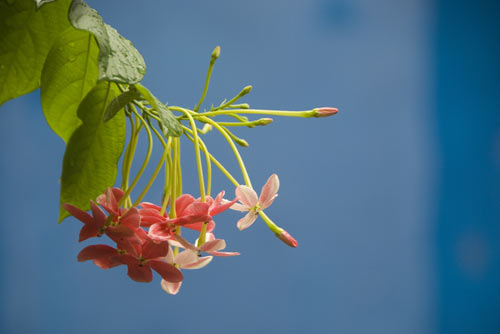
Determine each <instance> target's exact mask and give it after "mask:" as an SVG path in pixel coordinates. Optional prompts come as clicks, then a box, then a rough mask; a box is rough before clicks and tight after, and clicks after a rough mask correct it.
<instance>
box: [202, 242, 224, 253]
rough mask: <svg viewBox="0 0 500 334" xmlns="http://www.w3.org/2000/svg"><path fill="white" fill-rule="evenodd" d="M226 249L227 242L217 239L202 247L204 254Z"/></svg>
mask: <svg viewBox="0 0 500 334" xmlns="http://www.w3.org/2000/svg"><path fill="white" fill-rule="evenodd" d="M224 248H226V241H224V239H215V240H212V241H207V242H205V243H204V244H203V245H201V247H200V250H201V251H202V252H213V251H218V250H221V249H224Z"/></svg>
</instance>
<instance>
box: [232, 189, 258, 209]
mask: <svg viewBox="0 0 500 334" xmlns="http://www.w3.org/2000/svg"><path fill="white" fill-rule="evenodd" d="M235 192H236V197H237V198H238V199H239V200H240V202H241V203H243V205H245V206H246V207H247V208H252V207H254V206H255V205H257V200H258V199H257V193H256V192H255V190H253V189H252V188H250V187H247V186H238V187H236V191H235Z"/></svg>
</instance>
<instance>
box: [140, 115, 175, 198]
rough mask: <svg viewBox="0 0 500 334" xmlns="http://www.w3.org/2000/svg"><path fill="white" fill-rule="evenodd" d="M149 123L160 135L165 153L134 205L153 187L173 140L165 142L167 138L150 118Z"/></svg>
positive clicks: (158, 135) (157, 134)
mask: <svg viewBox="0 0 500 334" xmlns="http://www.w3.org/2000/svg"><path fill="white" fill-rule="evenodd" d="M148 124H149V127H150V128H151V129H153V131H154V133H155V134H156V136H157V137H158V139H159V140H160V142H161V144H162V146H163V154H162V156H161V159H160V161H159V162H158V164H157V165H156V168H155V170H154V171H153V174H152V175H151V177H150V178H149V181H148V183H147V184H146V186H145V187H144V189H143V190H142V192H141V193H140V195H139V196H138V197H137V199H136V200H135V202H134V205H133V206H137V205H138V204H139V203H140V202H141V201H142V199H143V198H144V196H145V195H146V194H147V192H148V191H149V188H151V185H152V184H153V182H154V181H155V179H156V176H157V175H158V173H159V172H160V170H161V168H162V166H163V162H164V161H165V159H166V158H167V155H168V153H169V152H170V147H169V146H168V145H169V144H171V141H168V144H167V143H165V140H163V138H162V136H161V135H160V133H159V132H158V130H156V129H155V128H154V127H153V126H152V125H151V123H150V121H149V119H148Z"/></svg>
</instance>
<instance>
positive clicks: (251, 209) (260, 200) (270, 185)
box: [231, 174, 280, 230]
mask: <svg viewBox="0 0 500 334" xmlns="http://www.w3.org/2000/svg"><path fill="white" fill-rule="evenodd" d="M279 187H280V181H279V179H278V175H276V174H273V175H271V176H270V177H269V179H268V180H267V182H266V184H264V186H263V187H262V191H261V192H260V196H259V197H257V193H256V192H255V190H253V189H252V188H250V187H248V186H244V185H240V186H238V187H236V197H237V198H238V200H239V201H240V202H241V203H235V204H233V205H232V206H231V209H233V210H237V211H242V212H245V211H248V213H247V214H246V215H245V217H243V218H241V219H240V220H239V221H238V223H237V224H236V226H237V227H238V228H239V229H240V230H244V229H246V228H249V227H250V226H251V225H252V224H253V223H254V222H255V220H256V219H257V215H258V213H259V211H262V210H264V209H266V208H268V207H269V206H270V205H271V204H272V203H273V201H274V199H275V198H276V197H277V196H278V189H279Z"/></svg>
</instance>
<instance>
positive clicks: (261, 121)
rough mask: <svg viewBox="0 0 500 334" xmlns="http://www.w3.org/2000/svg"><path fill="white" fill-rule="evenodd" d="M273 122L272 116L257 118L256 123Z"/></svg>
mask: <svg viewBox="0 0 500 334" xmlns="http://www.w3.org/2000/svg"><path fill="white" fill-rule="evenodd" d="M272 122H273V119H272V118H261V119H259V120H257V125H268V124H270V123H272Z"/></svg>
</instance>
